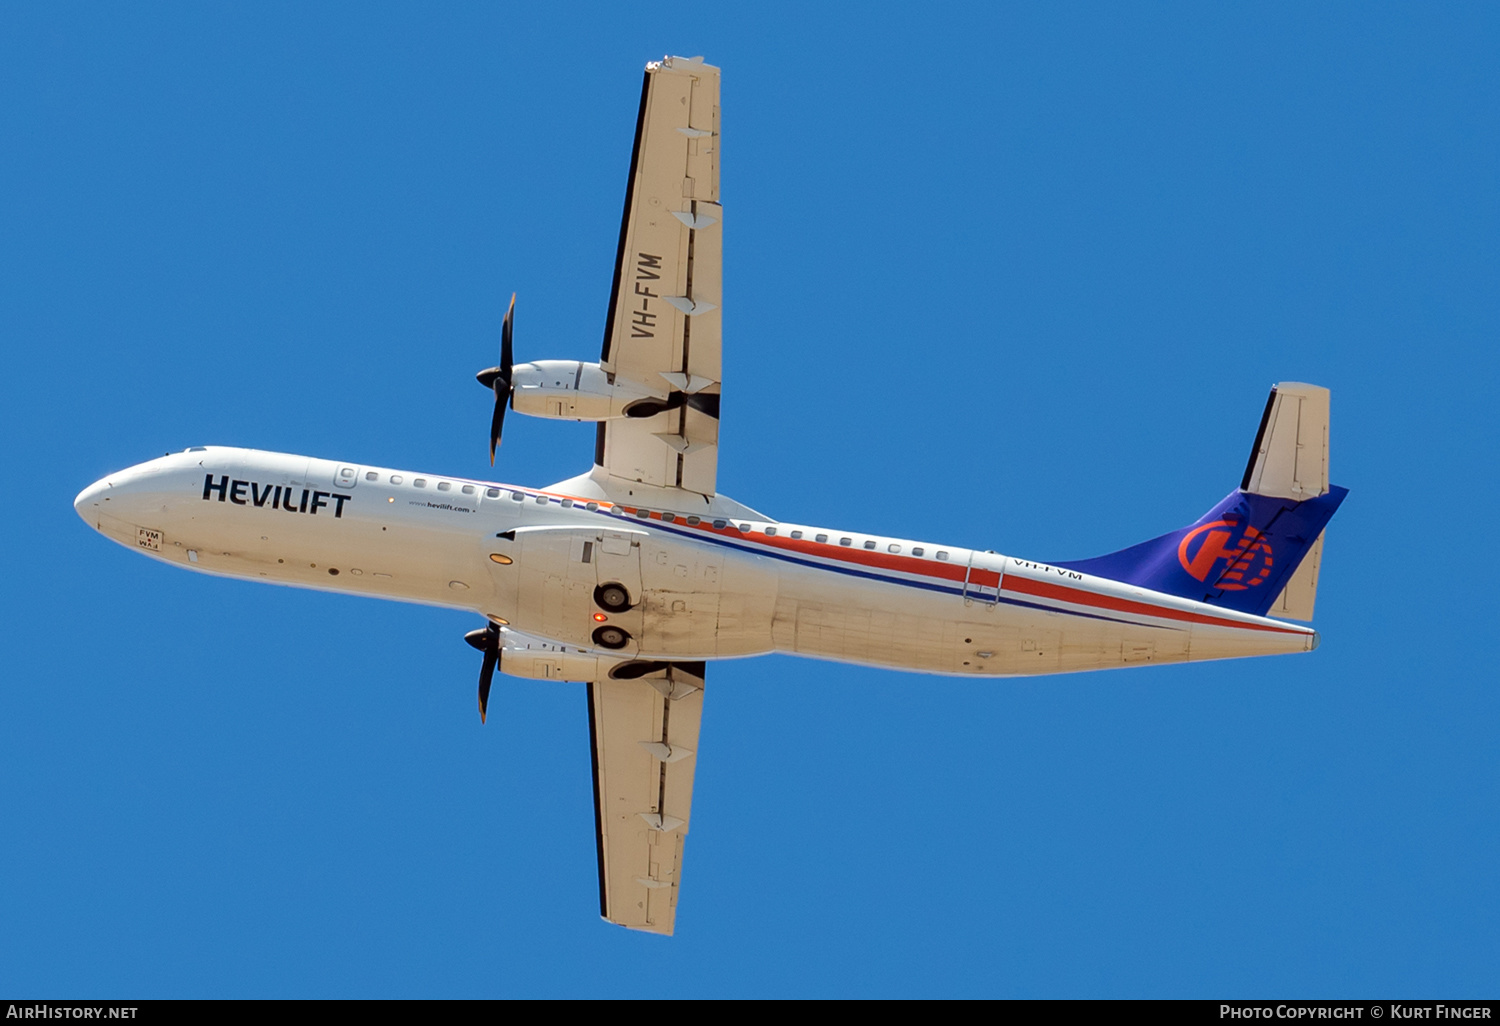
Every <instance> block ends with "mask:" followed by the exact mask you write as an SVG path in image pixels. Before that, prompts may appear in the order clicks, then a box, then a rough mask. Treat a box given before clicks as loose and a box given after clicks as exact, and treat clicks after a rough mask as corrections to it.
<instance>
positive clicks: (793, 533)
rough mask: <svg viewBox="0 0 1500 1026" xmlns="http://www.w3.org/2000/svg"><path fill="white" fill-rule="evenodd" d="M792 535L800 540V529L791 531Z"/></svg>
mask: <svg viewBox="0 0 1500 1026" xmlns="http://www.w3.org/2000/svg"><path fill="white" fill-rule="evenodd" d="M792 537H793V538H796V539H797V540H799V541H800V540H801V539H802V532H801V531H793V532H792Z"/></svg>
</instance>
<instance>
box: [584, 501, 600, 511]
mask: <svg viewBox="0 0 1500 1026" xmlns="http://www.w3.org/2000/svg"><path fill="white" fill-rule="evenodd" d="M583 508H584V509H586V510H588V511H589V512H590V513H592V512H594V510H596V509H598V508H599V504H598V503H597V502H591V503H589V504H588V505H587V506H585V507H583Z"/></svg>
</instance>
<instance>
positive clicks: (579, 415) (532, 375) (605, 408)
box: [510, 360, 680, 420]
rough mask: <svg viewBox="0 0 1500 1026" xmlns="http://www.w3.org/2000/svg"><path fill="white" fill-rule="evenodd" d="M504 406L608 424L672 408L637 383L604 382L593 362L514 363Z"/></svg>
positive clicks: (606, 378) (605, 377)
mask: <svg viewBox="0 0 1500 1026" xmlns="http://www.w3.org/2000/svg"><path fill="white" fill-rule="evenodd" d="M511 381H512V391H511V400H510V408H511V409H513V410H515V411H516V412H517V413H525V414H528V415H530V416H532V417H551V418H553V419H554V420H614V419H615V418H617V417H653V416H655V415H656V414H658V413H660V412H661V411H662V410H665V409H669V408H671V407H672V406H674V405H680V404H674V403H673V402H672V400H671V398H670V396H669V394H668V392H667V386H666V382H663V383H662V392H661V394H658V395H653V394H651V393H650V392H647V391H645V390H644V389H642V388H641V387H640V386H639V385H636V384H633V383H627V382H624V381H614V382H611V381H610V380H609V374H608V373H607V372H606V371H605V370H604V368H603V367H601V366H599V365H598V364H597V363H580V362H579V361H577V360H538V361H536V362H535V363H518V364H516V365H515V368H514V369H513V371H512V378H511Z"/></svg>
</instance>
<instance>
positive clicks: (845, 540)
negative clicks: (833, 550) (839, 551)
mask: <svg viewBox="0 0 1500 1026" xmlns="http://www.w3.org/2000/svg"><path fill="white" fill-rule="evenodd" d="M853 543H854V539H853V538H840V539H839V544H840V545H852V544H853Z"/></svg>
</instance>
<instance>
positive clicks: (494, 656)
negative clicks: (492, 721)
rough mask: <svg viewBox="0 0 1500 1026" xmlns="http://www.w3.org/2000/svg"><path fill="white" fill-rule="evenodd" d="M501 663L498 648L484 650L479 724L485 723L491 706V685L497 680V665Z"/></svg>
mask: <svg viewBox="0 0 1500 1026" xmlns="http://www.w3.org/2000/svg"><path fill="white" fill-rule="evenodd" d="M499 661H500V650H499V649H498V648H487V649H485V650H484V665H483V666H481V667H480V668H479V722H480V723H483V722H484V715H485V712H486V711H487V710H488V709H489V705H490V684H491V682H493V681H494V679H495V664H496V663H498V662H499Z"/></svg>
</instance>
